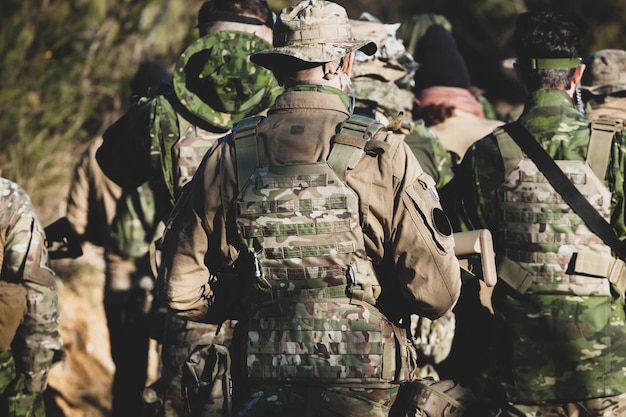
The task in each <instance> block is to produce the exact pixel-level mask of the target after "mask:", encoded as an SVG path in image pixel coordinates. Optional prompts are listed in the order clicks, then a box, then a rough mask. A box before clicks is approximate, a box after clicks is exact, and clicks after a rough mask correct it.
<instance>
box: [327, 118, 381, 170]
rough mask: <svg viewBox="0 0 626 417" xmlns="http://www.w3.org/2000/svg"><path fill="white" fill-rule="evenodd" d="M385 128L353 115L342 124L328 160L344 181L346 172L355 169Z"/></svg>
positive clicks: (375, 122) (371, 120)
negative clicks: (369, 145) (377, 135)
mask: <svg viewBox="0 0 626 417" xmlns="http://www.w3.org/2000/svg"><path fill="white" fill-rule="evenodd" d="M384 128H385V127H384V126H383V125H382V124H380V123H378V122H377V121H376V120H374V119H372V118H370V117H367V116H362V115H359V114H353V115H352V116H350V117H349V118H348V119H347V120H346V121H345V122H343V123H342V125H341V130H340V131H339V133H338V134H337V135H335V141H334V144H333V147H332V149H331V151H330V154H329V155H328V158H327V160H326V161H327V162H328V165H330V167H331V168H332V169H333V171H335V172H336V173H337V175H338V176H339V178H340V179H341V180H342V181H345V179H346V172H347V171H348V170H349V169H353V168H354V167H355V166H356V164H357V163H358V162H359V160H360V159H361V156H363V153H364V152H365V151H364V150H365V147H366V145H367V143H368V141H369V140H370V139H372V138H373V137H374V136H375V135H376V133H377V132H378V131H379V130H380V129H384Z"/></svg>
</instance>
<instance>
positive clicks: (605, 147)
mask: <svg viewBox="0 0 626 417" xmlns="http://www.w3.org/2000/svg"><path fill="white" fill-rule="evenodd" d="M622 126H623V122H622V121H621V120H612V119H596V120H593V121H592V122H591V137H590V138H589V147H588V149H587V164H589V166H590V167H591V170H592V171H593V173H594V174H596V177H598V178H599V179H601V180H603V179H604V178H605V177H606V168H607V166H608V165H609V157H610V155H611V145H612V144H613V136H614V135H615V132H619V131H620V130H621V129H622Z"/></svg>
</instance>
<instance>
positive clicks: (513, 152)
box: [493, 126, 524, 178]
mask: <svg viewBox="0 0 626 417" xmlns="http://www.w3.org/2000/svg"><path fill="white" fill-rule="evenodd" d="M493 135H494V136H495V138H496V141H497V143H498V148H499V149H500V155H502V163H503V165H504V178H507V177H508V176H509V175H510V174H511V172H513V170H514V169H515V167H516V166H517V165H518V164H519V161H521V160H522V159H524V153H523V152H522V150H521V149H520V146H518V145H517V144H516V143H515V142H514V141H513V140H512V139H513V138H511V136H510V135H509V134H508V133H507V132H506V131H505V130H504V129H503V128H502V127H501V126H500V127H497V128H496V130H494V131H493Z"/></svg>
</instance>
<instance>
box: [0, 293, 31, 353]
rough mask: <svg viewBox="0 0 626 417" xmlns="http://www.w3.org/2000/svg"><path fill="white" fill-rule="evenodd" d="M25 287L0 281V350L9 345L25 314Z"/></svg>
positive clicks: (2, 350) (6, 348) (7, 347)
mask: <svg viewBox="0 0 626 417" xmlns="http://www.w3.org/2000/svg"><path fill="white" fill-rule="evenodd" d="M26 293H27V291H26V288H25V287H24V286H23V285H21V284H15V283H12V282H6V281H0V352H4V351H6V350H8V349H9V348H10V347H11V342H12V341H13V337H14V336H15V332H16V331H17V328H18V326H19V325H20V323H21V322H22V319H23V318H24V315H25V314H26Z"/></svg>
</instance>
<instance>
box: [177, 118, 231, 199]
mask: <svg viewBox="0 0 626 417" xmlns="http://www.w3.org/2000/svg"><path fill="white" fill-rule="evenodd" d="M178 126H179V130H180V139H179V140H178V141H177V142H176V143H175V144H174V146H173V148H172V149H173V152H172V166H173V167H174V172H173V174H172V175H173V177H172V179H173V181H174V184H173V185H174V188H173V192H174V196H178V195H180V191H181V190H182V188H183V186H184V185H185V184H187V183H188V182H189V181H190V180H191V178H192V177H193V175H194V174H195V173H196V170H197V169H198V166H199V165H200V162H202V158H204V154H206V152H207V151H208V150H209V149H210V148H211V146H213V144H214V143H215V141H217V139H219V138H221V137H222V136H224V135H225V134H226V133H225V132H221V133H216V132H209V131H208V130H205V129H202V128H201V127H198V126H195V125H192V124H191V123H190V122H189V121H187V120H186V119H185V118H183V117H182V116H181V115H178Z"/></svg>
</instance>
